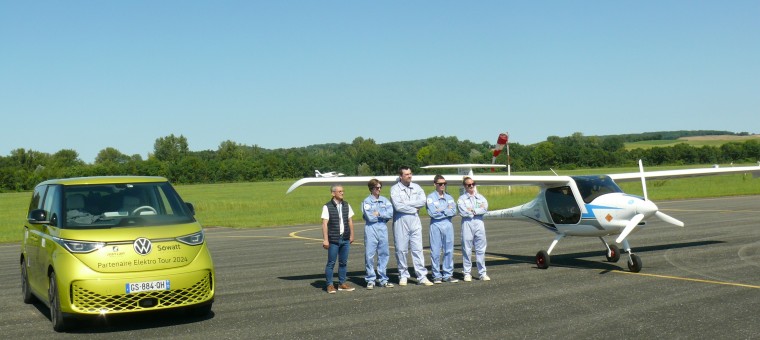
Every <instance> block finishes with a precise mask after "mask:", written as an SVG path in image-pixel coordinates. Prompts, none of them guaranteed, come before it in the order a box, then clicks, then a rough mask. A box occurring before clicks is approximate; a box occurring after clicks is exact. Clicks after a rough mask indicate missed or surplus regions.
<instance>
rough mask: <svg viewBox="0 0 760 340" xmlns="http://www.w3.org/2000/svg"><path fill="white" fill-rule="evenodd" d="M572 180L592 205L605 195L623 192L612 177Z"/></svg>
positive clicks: (602, 176)
mask: <svg viewBox="0 0 760 340" xmlns="http://www.w3.org/2000/svg"><path fill="white" fill-rule="evenodd" d="M572 178H573V179H574V180H575V184H576V185H577V186H578V190H579V191H580V194H581V197H582V198H583V201H584V202H586V203H591V202H592V201H593V200H594V199H595V198H597V197H599V196H601V195H604V194H610V193H614V192H623V190H622V189H620V187H619V186H618V185H617V184H615V182H614V181H613V180H612V178H610V176H605V175H598V176H572Z"/></svg>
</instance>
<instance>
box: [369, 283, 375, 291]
mask: <svg viewBox="0 0 760 340" xmlns="http://www.w3.org/2000/svg"><path fill="white" fill-rule="evenodd" d="M373 288H375V283H374V282H367V289H369V290H372V289H373Z"/></svg>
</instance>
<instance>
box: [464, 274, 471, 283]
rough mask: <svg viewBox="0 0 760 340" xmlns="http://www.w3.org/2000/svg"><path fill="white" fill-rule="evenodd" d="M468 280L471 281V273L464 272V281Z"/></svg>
mask: <svg viewBox="0 0 760 340" xmlns="http://www.w3.org/2000/svg"><path fill="white" fill-rule="evenodd" d="M470 281H472V275H470V274H464V282H470Z"/></svg>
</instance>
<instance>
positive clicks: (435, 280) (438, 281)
mask: <svg viewBox="0 0 760 340" xmlns="http://www.w3.org/2000/svg"><path fill="white" fill-rule="evenodd" d="M442 282H443V281H442V280H441V278H440V277H436V278H435V279H433V283H435V284H439V283H442Z"/></svg>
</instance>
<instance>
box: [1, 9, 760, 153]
mask: <svg viewBox="0 0 760 340" xmlns="http://www.w3.org/2000/svg"><path fill="white" fill-rule="evenodd" d="M759 17H760V1H755V0H750V1H474V2H470V1H170V0H167V1H95V0H93V1H8V0H0V46H2V50H0V115H1V116H2V118H1V122H2V123H1V124H2V128H0V155H3V156H7V155H9V154H10V152H11V151H12V150H14V149H17V148H25V149H32V150H35V151H41V152H47V153H51V154H52V153H55V152H57V151H59V150H61V149H74V150H76V151H77V152H79V155H80V157H81V159H82V160H84V161H85V162H88V163H91V162H93V161H94V159H95V156H96V155H97V153H98V152H99V151H100V150H102V149H104V148H106V147H113V148H116V149H118V150H119V151H121V152H122V153H125V154H127V155H133V154H140V155H142V156H143V157H144V158H145V157H147V154H148V153H150V152H152V151H153V143H154V142H155V140H156V139H157V138H159V137H165V136H168V135H170V134H175V135H184V136H185V137H186V138H187V140H188V143H189V145H190V149H191V150H193V151H199V150H209V149H210V150H216V149H217V148H218V146H219V144H220V143H221V142H223V141H226V140H231V141H234V142H237V143H240V144H244V145H258V146H261V147H264V148H270V149H273V148H289V147H298V146H307V145H312V144H322V143H340V142H347V143H350V142H351V141H352V140H353V139H354V138H356V137H363V138H372V139H374V140H375V141H377V142H378V143H385V142H393V141H402V140H414V139H423V138H427V137H432V136H456V137H458V138H459V139H462V140H464V139H468V140H471V141H474V142H483V141H488V142H490V143H494V142H495V141H496V137H497V135H498V133H499V132H503V131H508V132H509V133H510V142H517V143H521V144H533V143H537V142H540V141H543V140H545V139H546V137H548V136H552V135H555V136H568V135H571V134H573V133H575V132H581V133H583V134H584V135H607V134H620V133H640V132H650V131H663V130H701V129H711V130H728V131H734V132H744V131H746V132H750V133H759V132H760V112H758V111H760V20H758V18H759Z"/></svg>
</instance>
